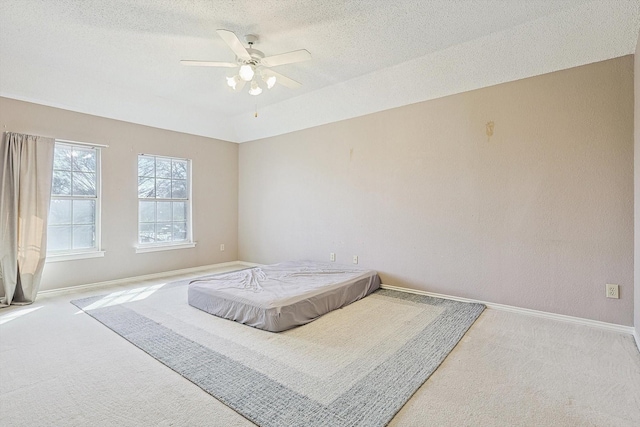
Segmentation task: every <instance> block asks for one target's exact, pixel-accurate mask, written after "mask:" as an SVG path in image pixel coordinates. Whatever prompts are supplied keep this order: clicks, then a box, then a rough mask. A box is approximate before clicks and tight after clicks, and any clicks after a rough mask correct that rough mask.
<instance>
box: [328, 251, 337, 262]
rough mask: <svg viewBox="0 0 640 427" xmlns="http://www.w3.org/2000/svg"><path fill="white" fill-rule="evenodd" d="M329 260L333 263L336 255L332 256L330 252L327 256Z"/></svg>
mask: <svg viewBox="0 0 640 427" xmlns="http://www.w3.org/2000/svg"><path fill="white" fill-rule="evenodd" d="M329 259H330V260H331V261H332V262H335V261H336V254H334V253H333V252H331V253H330V254H329Z"/></svg>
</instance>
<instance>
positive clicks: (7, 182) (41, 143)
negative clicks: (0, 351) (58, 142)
mask: <svg viewBox="0 0 640 427" xmlns="http://www.w3.org/2000/svg"><path fill="white" fill-rule="evenodd" d="M54 147H55V140H54V139H53V138H44V137H40V136H32V135H23V134H19V133H13V132H5V133H4V135H3V138H2V143H1V145H0V307H6V306H9V305H11V304H15V305H20V304H31V303H32V302H33V301H34V300H35V298H36V294H37V293H38V288H39V287H40V279H41V277H42V270H43V269H44V262H45V258H46V254H47V216H48V214H49V201H50V200H51V180H52V172H53V152H54Z"/></svg>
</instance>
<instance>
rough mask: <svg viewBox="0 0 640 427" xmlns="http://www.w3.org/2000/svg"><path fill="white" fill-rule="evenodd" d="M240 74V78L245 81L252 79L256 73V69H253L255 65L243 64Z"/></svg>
mask: <svg viewBox="0 0 640 427" xmlns="http://www.w3.org/2000/svg"><path fill="white" fill-rule="evenodd" d="M238 74H239V75H240V78H241V79H242V80H244V81H245V82H249V81H251V79H252V78H253V75H254V74H255V71H254V70H253V65H251V64H243V65H242V66H241V67H240V71H239V73H238Z"/></svg>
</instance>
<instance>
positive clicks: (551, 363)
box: [0, 277, 640, 426]
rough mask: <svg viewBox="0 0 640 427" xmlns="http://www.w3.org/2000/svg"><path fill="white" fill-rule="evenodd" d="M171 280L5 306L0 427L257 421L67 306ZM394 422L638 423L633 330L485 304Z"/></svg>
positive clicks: (0, 338)
mask: <svg viewBox="0 0 640 427" xmlns="http://www.w3.org/2000/svg"><path fill="white" fill-rule="evenodd" d="M175 279H177V277H173V278H171V279H169V280H175ZM166 281H167V280H163V281H149V282H137V283H131V284H129V285H128V286H125V287H118V288H108V289H105V288H103V289H94V290H92V291H86V292H74V293H66V294H58V295H47V296H43V297H41V298H39V300H38V301H37V302H36V304H34V305H31V306H27V307H16V308H9V309H4V310H1V311H0V425H3V426H4V425H7V426H23V425H24V426H34V425H58V426H67V425H69V426H84V425H115V424H117V425H121V426H140V425H148V426H155V425H166V426H170V425H174V426H182V425H190V426H199V425H202V426H205V425H207V426H247V425H252V424H251V423H250V422H248V421H247V420H246V419H244V418H243V417H241V416H240V415H238V414H236V413H235V412H234V411H232V410H231V409H229V408H227V407H226V406H224V405H223V404H221V403H220V402H218V401H216V400H215V399H213V398H212V397H211V396H210V395H209V394H207V393H205V392H204V391H202V390H201V389H200V388H199V387H197V386H195V385H193V384H192V383H190V382H189V381H187V380H186V379H184V378H182V377H181V376H180V375H178V374H176V373H175V372H173V371H171V370H170V369H168V368H166V367H165V366H163V365H161V364H160V363H158V362H157V361H156V360H154V359H152V358H151V357H149V356H148V355H147V354H145V353H144V352H142V351H141V350H139V349H138V348H136V347H134V346H132V345H131V344H129V343H127V342H126V341H124V340H123V339H122V338H121V337H119V336H118V335H116V334H115V333H113V332H112V331H110V330H109V329H107V328H105V327H104V326H102V325H100V324H99V323H98V322H96V321H95V320H94V319H91V318H90V317H89V316H87V315H85V314H83V313H80V314H77V313H78V312H79V310H78V309H77V308H76V307H74V306H72V305H71V304H69V301H70V300H73V299H78V298H82V297H85V296H90V295H99V294H104V293H105V292H106V291H109V292H112V291H114V290H118V289H122V290H126V289H133V288H139V287H141V286H152V285H154V284H159V283H164V282H166ZM343 311H344V310H343ZM390 425H391V426H448V425H451V426H460V425H485V426H493V425H496V426H501V425H513V426H517V425H523V426H527V425H538V426H540V425H545V426H555V425H563V426H574V425H575V426H583V425H598V426H600V425H601V426H609V425H610V426H637V425H640V353H638V351H637V349H636V347H635V343H634V341H633V338H632V337H631V336H630V335H623V334H617V333H612V332H606V331H601V330H597V329H592V328H589V327H584V326H576V325H572V324H567V323H561V322H555V321H549V320H544V319H539V318H535V317H528V316H523V315H517V314H512V313H506V312H500V311H495V310H485V312H484V313H483V314H482V315H481V316H480V318H479V319H478V320H477V321H476V323H475V324H474V325H473V327H472V328H471V329H470V330H469V331H468V332H467V335H466V336H465V337H464V338H463V339H462V341H461V342H460V343H459V344H458V346H457V347H456V348H455V349H454V350H453V351H452V353H451V354H450V355H449V357H448V358H447V359H446V360H445V361H444V363H443V364H442V365H441V366H440V368H439V369H438V370H437V371H436V372H435V373H434V374H433V375H432V376H431V378H430V379H429V380H428V381H427V382H426V383H425V384H424V385H423V386H422V387H421V388H420V389H419V390H418V392H417V393H416V394H415V395H414V396H413V397H412V398H411V400H410V401H409V402H408V403H407V405H405V407H404V408H403V409H402V410H401V411H400V412H399V413H398V414H397V415H396V417H395V418H394V419H393V421H392V422H391V424H390Z"/></svg>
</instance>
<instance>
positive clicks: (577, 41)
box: [233, 1, 640, 142]
mask: <svg viewBox="0 0 640 427" xmlns="http://www.w3.org/2000/svg"><path fill="white" fill-rule="evenodd" d="M639 27H640V4H639V3H638V2H619V3H616V7H613V6H612V4H611V3H607V2H601V1H594V2H591V3H588V4H585V5H582V6H578V7H575V8H572V9H568V10H565V11H563V12H560V13H556V14H554V15H550V16H547V17H544V18H540V19H537V20H535V21H531V22H527V23H525V24H522V25H520V26H517V27H513V28H510V29H508V30H504V31H501V32H498V33H494V34H490V35H488V36H485V37H481V38H479V39H475V40H472V41H469V42H466V43H462V44H459V45H456V46H453V47H450V48H448V49H445V50H441V51H439V52H435V53H433V54H430V55H426V56H423V57H420V58H416V59H413V60H410V61H407V62H404V63H402V64H398V65H395V66H392V67H389V68H386V69H383V70H379V71H376V72H372V73H369V74H366V75H363V76H360V77H357V78H355V79H352V80H349V81H346V82H342V83H339V84H335V85H332V86H328V87H324V88H322V89H319V90H316V91H313V92H310V93H307V94H305V95H302V96H298V97H295V98H290V99H288V100H285V101H282V102H280V103H277V104H273V105H270V106H266V107H264V108H261V109H260V110H259V115H258V117H257V118H255V117H254V116H253V114H251V115H249V114H241V115H238V116H235V117H234V118H233V126H234V128H235V135H234V138H233V141H234V142H246V141H252V140H257V139H262V138H266V137H271V136H276V135H280V134H284V133H289V132H293V131H297V130H301V129H306V128H310V127H314V126H319V125H323V124H327V123H332V122H336V121H340V120H345V119H349V118H353V117H358V116H363V115H366V114H371V113H375V112H378V111H383V110H387V109H391V108H395V107H400V106H403V105H408V104H412V103H416V102H421V101H426V100H430V99H435V98H440V97H443V96H448V95H452V94H456V93H461V92H465V91H469V90H474V89H479V88H483V87H487V86H492V85H496V84H500V83H505V82H509V81H514V80H519V79H523V78H527V77H532V76H537V75H541V74H545V73H549V72H553V71H558V70H563V69H567V68H571V67H576V66H580V65H584V64H589V63H593V62H598V61H603V60H607V59H612V58H616V57H619V56H624V55H628V54H632V53H634V51H635V47H636V46H635V45H636V41H637V37H638V28H639ZM416 76H417V77H416Z"/></svg>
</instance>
